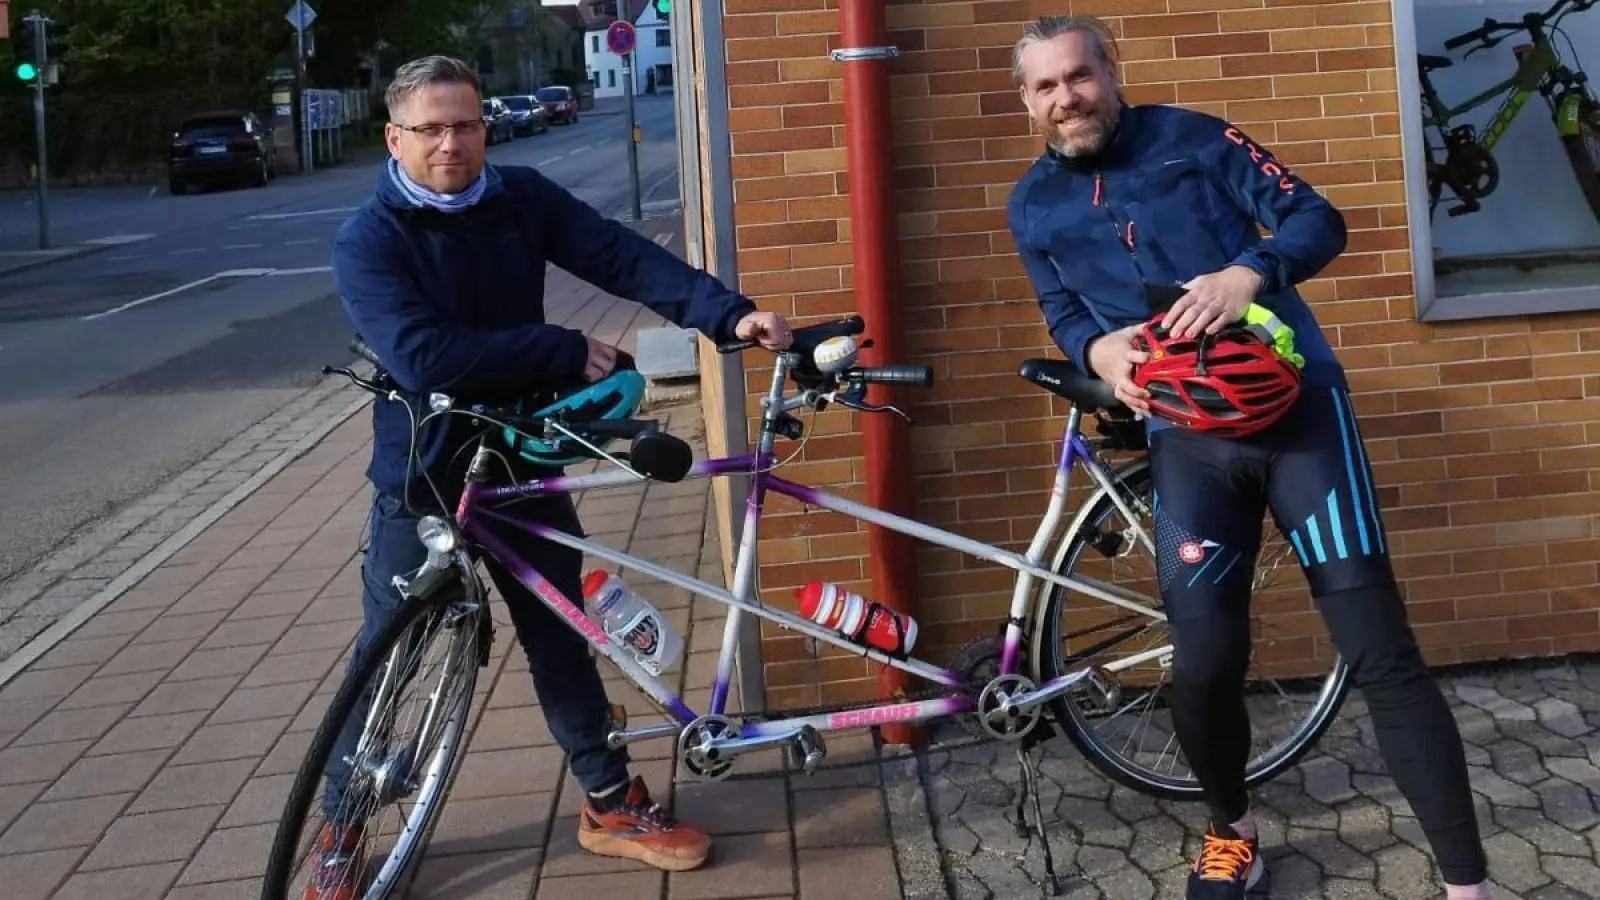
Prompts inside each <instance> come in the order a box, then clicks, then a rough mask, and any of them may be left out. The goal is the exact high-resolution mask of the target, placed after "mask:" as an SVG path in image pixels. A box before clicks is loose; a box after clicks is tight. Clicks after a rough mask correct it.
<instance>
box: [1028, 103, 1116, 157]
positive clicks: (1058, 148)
mask: <svg viewBox="0 0 1600 900" xmlns="http://www.w3.org/2000/svg"><path fill="white" fill-rule="evenodd" d="M1121 115H1122V104H1121V103H1120V102H1119V101H1118V100H1116V99H1112V100H1111V101H1109V102H1107V103H1105V105H1104V106H1102V107H1101V108H1099V109H1096V110H1094V111H1092V112H1091V113H1089V114H1088V115H1087V116H1079V117H1078V118H1080V119H1085V120H1087V122H1088V124H1089V127H1088V129H1084V128H1083V127H1082V126H1080V127H1079V128H1078V129H1077V130H1076V133H1075V134H1074V136H1073V137H1072V139H1071V140H1067V139H1064V138H1062V137H1061V133H1060V130H1059V126H1058V125H1057V124H1056V123H1055V122H1045V123H1043V124H1041V125H1039V130H1040V131H1041V132H1043V134H1044V139H1045V143H1046V144H1047V145H1049V147H1050V149H1052V150H1054V151H1055V152H1056V153H1059V154H1061V155H1062V156H1064V157H1067V158H1068V159H1072V158H1075V157H1081V156H1093V155H1095V154H1096V153H1099V152H1100V151H1101V150H1104V149H1105V145H1106V143H1107V142H1108V141H1110V139H1111V134H1112V132H1114V131H1116V130H1117V121H1118V120H1119V119H1120V118H1121Z"/></svg>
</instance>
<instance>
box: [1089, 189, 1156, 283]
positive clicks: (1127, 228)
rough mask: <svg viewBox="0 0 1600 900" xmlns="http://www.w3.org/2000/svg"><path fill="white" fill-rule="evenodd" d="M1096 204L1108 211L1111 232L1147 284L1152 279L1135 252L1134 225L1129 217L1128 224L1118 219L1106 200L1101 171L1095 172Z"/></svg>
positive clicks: (1107, 217) (1107, 216)
mask: <svg viewBox="0 0 1600 900" xmlns="http://www.w3.org/2000/svg"><path fill="white" fill-rule="evenodd" d="M1094 205H1095V206H1098V207H1100V208H1101V209H1103V210H1105V211H1106V221H1107V222H1110V223H1111V232H1112V234H1115V235H1116V236H1117V243H1119V244H1121V245H1122V249H1123V250H1124V251H1126V252H1127V254H1128V260H1129V261H1130V262H1132V263H1133V271H1134V272H1135V273H1136V274H1138V276H1139V280H1140V281H1141V282H1143V283H1145V284H1148V283H1149V282H1150V279H1148V278H1146V277H1145V276H1144V267H1143V266H1141V265H1139V256H1138V254H1137V253H1135V252H1134V242H1135V238H1134V226H1133V220H1132V219H1129V220H1128V224H1127V225H1123V224H1122V223H1121V222H1118V221H1117V214H1116V213H1114V212H1112V211H1111V204H1110V203H1109V202H1108V201H1107V200H1106V188H1105V176H1103V175H1101V174H1100V173H1099V172H1096V173H1094Z"/></svg>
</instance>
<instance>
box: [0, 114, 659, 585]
mask: <svg viewBox="0 0 1600 900" xmlns="http://www.w3.org/2000/svg"><path fill="white" fill-rule="evenodd" d="M611 109H619V107H617V106H612V107H611ZM605 111H606V110H605V108H604V107H602V108H601V109H599V110H596V112H605ZM637 114H638V119H639V123H640V125H641V126H642V128H643V131H644V135H645V141H644V143H643V144H642V145H641V147H640V154H639V169H640V185H641V189H642V190H643V191H645V192H646V193H645V196H644V202H646V203H650V202H652V201H661V200H664V199H670V198H674V197H676V195H677V152H676V149H675V134H674V126H673V108H672V101H671V100H670V98H640V99H639V101H638V104H637ZM626 140H627V125H626V121H625V117H624V116H622V115H620V114H612V115H585V116H583V117H582V118H581V121H580V122H579V123H578V124H577V125H575V126H554V127H552V128H550V130H549V131H547V132H546V133H544V134H540V135H532V136H529V137H523V138H518V139H517V140H516V141H513V142H510V143H506V144H501V145H500V146H498V147H493V148H490V150H489V159H490V160H491V161H492V162H495V163H500V164H515V165H532V166H536V167H538V168H539V169H540V170H541V171H543V172H544V173H545V174H547V175H549V176H550V177H552V178H553V179H555V180H556V181H557V182H559V183H561V184H563V185H564V186H566V187H567V188H568V189H569V190H571V191H573V192H574V193H575V194H577V195H578V196H579V197H580V198H582V199H584V200H586V201H588V202H589V203H591V204H593V205H595V206H596V207H597V208H599V209H600V211H601V212H602V213H604V214H606V215H611V216H620V217H627V216H628V215H629V214H630V207H631V190H630V187H629V182H628V177H627V173H628V168H627V144H626ZM377 174H378V168H377V166H376V165H374V164H362V165H352V164H348V163H347V164H345V165H344V166H343V167H342V168H331V169H328V170H325V171H321V172H317V173H314V174H311V175H306V176H280V177H279V178H278V179H277V180H276V181H274V182H272V183H270V184H268V185H267V186H266V187H264V188H255V189H252V188H237V189H223V190H218V191H213V192H210V193H205V194H200V195H193V196H181V197H171V196H168V195H167V194H166V193H165V191H164V190H163V191H160V192H157V193H155V194H151V193H150V191H149V189H148V188H145V189H142V190H124V189H116V190H83V191H70V192H60V193H58V194H57V195H56V196H54V197H53V198H52V200H53V203H52V213H53V215H54V216H55V219H56V221H55V222H54V223H53V224H54V225H55V226H56V227H55V228H54V229H53V231H54V237H55V238H56V243H57V244H58V245H62V244H67V243H85V242H96V241H102V242H105V243H109V244H110V246H106V247H105V249H101V250H97V251H95V252H94V253H91V254H88V255H85V256H82V257H78V258H73V259H66V260H61V261H57V262H53V263H50V264H48V265H45V266H41V267H38V268H33V269H27V270H24V271H21V272H17V273H14V274H11V275H7V276H0V585H3V584H4V582H5V581H6V580H7V579H8V578H10V577H11V576H13V575H15V574H16V573H17V572H18V571H20V570H23V569H25V568H26V567H27V566H28V565H29V564H30V563H32V562H33V561H34V560H36V559H38V558H40V557H42V556H44V555H46V554H48V553H49V552H50V551H51V550H52V549H53V548H55V547H56V546H57V545H58V544H59V543H61V542H62V541H63V540H64V539H65V538H67V537H68V536H70V535H71V534H72V533H73V532H74V531H75V530H77V529H80V528H82V527H85V526H86V525H89V524H92V523H93V522H94V521H95V520H96V519H98V518H100V517H101V516H104V515H106V514H108V513H110V512H112V511H114V510H115V509H116V508H118V507H120V506H122V505H124V504H126V503H129V502H131V501H134V500H136V499H138V498H139V497H140V496H141V495H142V494H144V493H146V492H148V491H149V490H151V489H153V488H154V487H156V486H157V485H159V484H161V483H162V482H164V481H166V480H167V479H169V478H171V477H173V476H174V475H176V474H178V473H179V472H181V471H182V470H183V469H184V468H186V467H187V466H189V465H192V464H193V463H195V462H196V461H198V460H200V459H202V458H204V457H205V456H206V455H208V454H210V453H211V452H212V451H214V450H215V449H217V448H218V447H219V446H221V445H222V444H223V443H225V442H227V441H228V440H229V439H231V438H232V437H234V436H235V435H237V434H238V433H240V432H241V431H244V430H245V429H247V428H249V427H250V426H251V425H252V424H254V423H255V422H257V421H260V420H261V419H263V418H265V417H266V416H267V415H269V414H271V413H272V412H273V411H274V410H277V409H278V408H280V407H281V406H283V405H284V404H286V403H288V402H289V401H290V400H292V399H293V398H294V397H295V396H296V395H298V394H300V393H301V392H303V391H304V390H306V389H307V388H309V387H310V386H311V385H312V384H313V383H315V382H316V381H317V380H318V379H319V378H320V367H321V366H322V365H324V364H337V363H342V362H344V361H346V360H348V359H350V358H351V356H350V353H349V352H348V351H347V350H346V349H345V344H346V342H347V339H348V336H349V334H350V326H349V323H348V322H347V321H346V319H345V317H344V314H343V311H342V310H341V309H340V307H339V303H338V300H337V299H336V298H335V296H334V294H333V282H332V278H331V276H330V275H329V273H328V249H329V242H330V240H331V238H332V236H333V233H334V231H335V230H336V229H337V228H338V226H339V225H340V224H341V223H342V222H343V221H344V220H345V219H346V218H347V217H348V216H349V214H350V212H351V211H352V210H353V209H354V208H355V207H357V206H358V205H359V204H360V203H362V202H363V201H364V200H365V199H366V198H367V197H369V196H370V195H371V192H372V188H373V185H374V184H375V181H376V177H377ZM27 204H28V200H27V197H26V195H22V194H8V195H0V248H7V247H9V248H12V249H26V248H27V247H28V246H30V242H31V241H33V240H34V232H33V231H32V224H31V220H30V219H29V218H28V216H30V215H32V212H31V211H30V210H31V207H30V206H28V205H27ZM108 239H109V240H108Z"/></svg>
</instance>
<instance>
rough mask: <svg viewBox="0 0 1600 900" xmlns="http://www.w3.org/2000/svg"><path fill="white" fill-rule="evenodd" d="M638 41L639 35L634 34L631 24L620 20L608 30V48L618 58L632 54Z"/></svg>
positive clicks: (613, 23)
mask: <svg viewBox="0 0 1600 900" xmlns="http://www.w3.org/2000/svg"><path fill="white" fill-rule="evenodd" d="M637 40H638V35H637V34H636V33H635V32H634V29H633V23H631V22H625V21H623V20H622V19H618V20H616V21H615V22H612V23H611V25H610V26H609V27H607V28H606V46H607V47H608V48H610V50H611V52H612V53H615V54H616V55H618V56H627V55H628V54H630V53H632V52H633V46H634V44H635V43H636V42H637Z"/></svg>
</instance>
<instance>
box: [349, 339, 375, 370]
mask: <svg viewBox="0 0 1600 900" xmlns="http://www.w3.org/2000/svg"><path fill="white" fill-rule="evenodd" d="M350 349H351V350H353V351H354V352H355V354H356V355H357V356H359V357H361V358H362V359H364V360H366V361H367V362H369V363H372V364H373V365H375V366H377V367H378V368H380V369H381V368H383V361H382V360H380V359H378V354H377V353H375V352H373V349H372V348H371V347H368V346H367V342H366V341H363V340H362V339H361V335H359V334H358V335H356V336H355V337H354V338H352V339H351V340H350Z"/></svg>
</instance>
